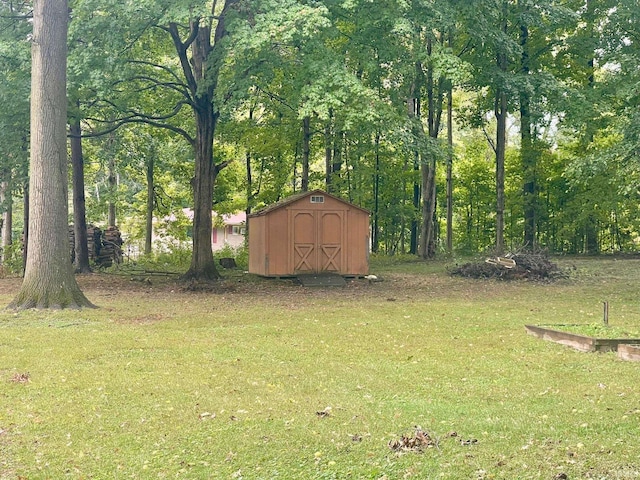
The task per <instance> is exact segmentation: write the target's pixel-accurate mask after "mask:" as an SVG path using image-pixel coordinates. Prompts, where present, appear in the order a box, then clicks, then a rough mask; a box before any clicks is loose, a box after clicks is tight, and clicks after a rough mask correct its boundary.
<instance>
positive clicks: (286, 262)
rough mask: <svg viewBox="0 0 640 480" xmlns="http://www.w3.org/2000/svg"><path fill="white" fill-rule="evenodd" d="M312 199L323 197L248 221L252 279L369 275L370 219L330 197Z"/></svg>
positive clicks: (307, 200)
mask: <svg viewBox="0 0 640 480" xmlns="http://www.w3.org/2000/svg"><path fill="white" fill-rule="evenodd" d="M311 195H313V196H317V195H323V194H322V193H321V192H314V193H313V194H310V195H308V196H304V197H302V198H300V199H297V200H294V201H292V202H291V203H286V204H284V205H282V206H280V207H276V208H271V209H269V210H268V211H266V212H264V213H263V214H262V215H260V214H258V215H256V216H254V217H251V218H250V219H249V271H250V272H251V273H256V274H258V275H263V276H274V277H275V276H290V275H295V274H297V273H302V272H304V271H309V270H310V269H311V270H316V272H314V273H317V272H319V271H330V272H336V273H339V274H342V275H366V274H368V273H369V215H368V213H367V212H366V211H364V210H361V209H359V208H358V207H355V206H352V205H351V204H349V203H347V202H343V201H341V200H339V199H337V198H334V197H332V196H329V195H323V196H324V202H322V203H311V201H310V200H311ZM296 222H297V223H296ZM311 246H312V247H313V248H311Z"/></svg>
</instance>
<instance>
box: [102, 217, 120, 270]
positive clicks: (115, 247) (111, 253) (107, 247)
mask: <svg viewBox="0 0 640 480" xmlns="http://www.w3.org/2000/svg"><path fill="white" fill-rule="evenodd" d="M123 243H124V242H123V241H122V236H121V235H120V230H118V227H107V229H106V230H105V231H104V233H103V234H102V248H101V249H100V254H99V255H98V258H97V262H98V263H99V264H100V265H104V266H106V267H110V266H111V265H112V264H113V262H115V263H120V262H122V248H121V247H122V244H123Z"/></svg>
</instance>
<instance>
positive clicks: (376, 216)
mask: <svg viewBox="0 0 640 480" xmlns="http://www.w3.org/2000/svg"><path fill="white" fill-rule="evenodd" d="M374 149H375V171H374V173H373V220H372V225H371V251H372V252H373V253H377V252H378V249H379V246H380V132H376V137H375V143H374Z"/></svg>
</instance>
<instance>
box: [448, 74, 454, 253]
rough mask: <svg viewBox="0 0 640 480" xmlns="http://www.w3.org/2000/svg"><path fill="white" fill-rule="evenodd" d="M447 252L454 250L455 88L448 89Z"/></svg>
mask: <svg viewBox="0 0 640 480" xmlns="http://www.w3.org/2000/svg"><path fill="white" fill-rule="evenodd" d="M447 146H448V147H449V149H448V151H447V252H448V253H450V254H451V253H452V252H453V88H452V87H451V86H450V87H449V89H448V91H447Z"/></svg>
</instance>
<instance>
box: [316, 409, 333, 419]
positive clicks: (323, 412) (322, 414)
mask: <svg viewBox="0 0 640 480" xmlns="http://www.w3.org/2000/svg"><path fill="white" fill-rule="evenodd" d="M316 415H317V416H318V417H320V418H326V417H328V416H330V415H331V407H325V409H324V410H320V411H318V412H316Z"/></svg>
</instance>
